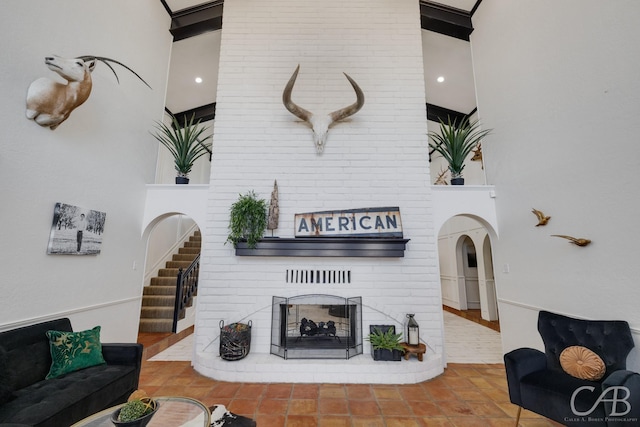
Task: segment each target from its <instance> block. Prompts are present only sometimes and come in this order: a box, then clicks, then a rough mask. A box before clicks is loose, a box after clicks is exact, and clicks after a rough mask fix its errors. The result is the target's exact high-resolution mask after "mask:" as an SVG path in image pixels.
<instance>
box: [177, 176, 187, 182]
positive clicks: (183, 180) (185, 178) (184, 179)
mask: <svg viewBox="0 0 640 427" xmlns="http://www.w3.org/2000/svg"><path fill="white" fill-rule="evenodd" d="M188 183H189V178H187V177H186V176H176V184H188Z"/></svg>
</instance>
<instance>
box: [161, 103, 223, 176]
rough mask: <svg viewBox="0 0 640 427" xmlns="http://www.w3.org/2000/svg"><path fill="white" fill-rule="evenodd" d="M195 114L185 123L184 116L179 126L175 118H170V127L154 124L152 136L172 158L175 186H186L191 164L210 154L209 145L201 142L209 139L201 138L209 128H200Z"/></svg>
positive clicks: (185, 118)
mask: <svg viewBox="0 0 640 427" xmlns="http://www.w3.org/2000/svg"><path fill="white" fill-rule="evenodd" d="M194 119H195V114H193V115H192V116H191V119H189V120H188V121H187V117H186V116H184V120H183V123H182V124H180V123H179V122H178V119H176V117H175V116H173V115H172V116H171V126H168V125H166V124H165V123H162V122H156V129H157V132H156V133H154V134H152V135H153V136H154V138H156V139H157V140H158V141H160V143H161V144H162V145H164V146H165V147H166V148H167V150H169V152H170V153H171V155H172V156H173V161H174V164H175V169H176V172H177V173H178V176H176V184H188V183H189V173H190V172H191V169H192V168H193V164H194V163H195V161H196V160H198V159H199V158H200V157H202V156H204V155H205V154H207V153H209V154H211V143H208V144H205V143H203V142H202V141H203V140H206V139H208V138H210V137H211V135H209V136H202V134H203V133H204V132H205V131H207V130H208V129H209V128H208V127H206V126H203V127H200V119H198V120H195V121H194Z"/></svg>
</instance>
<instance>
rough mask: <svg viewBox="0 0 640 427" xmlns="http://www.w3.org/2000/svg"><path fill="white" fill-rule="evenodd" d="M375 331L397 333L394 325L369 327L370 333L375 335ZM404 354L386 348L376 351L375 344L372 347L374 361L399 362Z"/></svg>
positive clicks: (400, 351)
mask: <svg viewBox="0 0 640 427" xmlns="http://www.w3.org/2000/svg"><path fill="white" fill-rule="evenodd" d="M375 330H379V331H380V332H382V333H386V332H387V331H389V330H391V331H392V333H395V332H396V327H395V326H393V325H369V333H374V331H375ZM402 354H403V351H402V350H389V349H386V348H379V349H377V350H374V348H373V344H372V345H371V357H373V360H384V361H393V362H399V361H400V360H401V359H402Z"/></svg>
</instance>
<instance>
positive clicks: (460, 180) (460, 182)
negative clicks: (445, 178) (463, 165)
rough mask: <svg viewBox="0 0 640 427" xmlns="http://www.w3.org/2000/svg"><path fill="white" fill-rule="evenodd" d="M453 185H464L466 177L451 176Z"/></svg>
mask: <svg viewBox="0 0 640 427" xmlns="http://www.w3.org/2000/svg"><path fill="white" fill-rule="evenodd" d="M451 185H464V178H462V177H458V178H451Z"/></svg>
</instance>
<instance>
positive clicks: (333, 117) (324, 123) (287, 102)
mask: <svg viewBox="0 0 640 427" xmlns="http://www.w3.org/2000/svg"><path fill="white" fill-rule="evenodd" d="M298 71H300V65H298V66H297V67H296V70H295V71H294V72H293V75H292V76H291V78H290V79H289V81H288V82H287V85H286V86H285V88H284V92H282V102H283V103H284V106H285V108H286V109H287V110H289V112H290V113H291V114H293V115H294V116H296V117H297V118H299V119H301V120H303V121H305V122H307V123H308V124H309V125H311V129H312V131H313V142H314V144H315V146H316V151H317V153H318V154H321V153H322V152H323V150H324V145H325V142H326V140H327V133H328V132H329V128H330V127H331V126H332V125H333V124H334V123H335V122H337V121H340V120H343V119H346V118H347V117H349V116H352V115H354V114H355V113H357V112H358V111H360V109H361V108H362V106H363V105H364V93H363V92H362V89H360V87H359V86H358V84H357V83H356V82H355V81H354V80H353V79H352V78H351V77H349V76H348V75H347V74H346V73H344V75H345V77H346V78H347V80H349V83H351V86H353V90H355V92H356V102H355V103H353V104H351V105H349V106H348V107H345V108H341V109H340V110H337V111H334V112H333V113H329V114H327V115H316V114H313V113H311V112H310V111H307V110H305V109H304V108H302V107H300V106H298V105H296V104H295V103H294V102H293V101H292V100H291V92H292V91H293V85H294V84H295V82H296V78H297V77H298Z"/></svg>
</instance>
